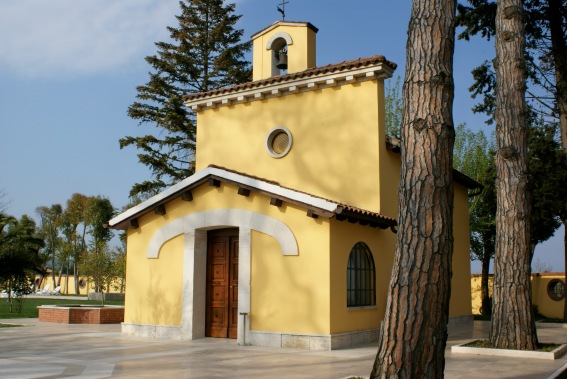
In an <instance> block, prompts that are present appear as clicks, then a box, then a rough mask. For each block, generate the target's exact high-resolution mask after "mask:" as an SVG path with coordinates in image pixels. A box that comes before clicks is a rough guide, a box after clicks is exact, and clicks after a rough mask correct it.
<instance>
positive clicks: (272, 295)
mask: <svg viewBox="0 0 567 379" xmlns="http://www.w3.org/2000/svg"><path fill="white" fill-rule="evenodd" d="M315 33H316V29H315V28H314V27H312V26H311V25H310V24H307V23H287V22H281V23H276V24H274V25H272V26H271V27H269V28H267V29H265V30H263V31H262V32H260V33H257V34H256V35H255V36H254V37H253V38H255V40H254V78H255V80H258V81H260V82H259V83H252V84H250V85H249V86H244V87H242V88H243V89H242V90H234V91H235V92H234V93H231V92H230V91H231V90H230V89H228V90H226V91H220V92H218V93H216V92H213V93H211V94H205V95H202V96H201V95H198V96H196V97H195V100H191V99H189V100H187V105H188V106H190V107H192V108H193V109H194V110H195V112H196V114H197V125H198V127H197V149H196V163H195V165H196V167H195V168H196V174H195V175H194V176H192V177H191V178H188V179H187V180H186V181H184V182H182V183H180V184H179V185H176V186H174V187H172V188H171V189H168V190H166V191H164V192H163V193H162V194H159V195H157V196H156V197H154V198H151V199H149V200H147V201H146V202H144V203H142V204H141V205H139V206H137V207H135V208H133V209H132V210H130V211H127V212H125V213H124V214H122V215H120V216H118V217H117V218H115V219H113V220H111V222H110V224H111V225H113V226H114V227H120V228H127V229H128V255H127V260H128V261H127V277H128V282H127V291H126V304H125V305H126V313H125V325H124V326H123V330H126V331H130V332H131V331H133V333H134V334H139V335H152V336H158V335H167V336H169V337H172V338H202V337H204V331H203V329H204V328H205V327H204V323H205V322H204V318H205V314H206V312H208V311H207V310H206V309H205V308H206V307H205V301H206V300H205V289H204V287H205V285H206V283H207V282H206V281H205V279H204V278H205V276H206V275H205V273H204V272H205V271H206V270H207V266H206V262H205V261H206V256H207V250H206V249H207V247H206V243H207V241H206V239H207V234H206V231H207V230H213V229H223V228H228V227H237V228H239V229H238V230H239V232H238V233H239V244H240V245H239V254H241V256H240V258H239V259H240V260H239V267H238V281H239V284H238V286H239V287H238V315H237V316H238V342H239V343H252V344H267V345H269V346H289V347H302V348H311V349H321V348H322V349H332V348H339V347H345V346H348V344H356V343H361V342H367V341H366V340H364V341H363V338H367V337H368V336H365V335H363V334H364V333H366V334H368V335H371V336H374V337H375V336H376V335H377V334H376V333H377V331H378V329H379V328H380V324H381V321H382V319H383V315H384V311H385V306H386V295H387V288H388V284H389V280H390V273H391V270H392V265H393V258H394V252H395V242H396V235H395V233H393V232H392V231H391V230H390V229H389V226H392V225H393V224H394V223H395V220H394V219H395V218H396V217H397V212H398V209H397V207H398V206H397V204H398V201H397V199H398V197H397V187H398V181H399V174H400V155H399V154H398V153H395V152H393V151H392V150H391V149H388V148H387V139H386V132H385V115H384V80H385V78H387V77H388V76H389V75H391V71H392V70H393V68H392V67H394V68H395V65H394V64H392V63H387V64H386V63H383V61H382V60H381V58H379V57H378V58H375V57H371V58H372V59H367V60H366V61H364V62H363V63H360V61H357V62H355V63H353V64H352V65H351V66H349V65H346V66H348V68H346V69H344V68H342V66H341V67H338V66H337V67H336V68H335V69H333V70H335V71H332V70H330V71H329V72H327V71H324V70H323V71H317V70H313V69H311V67H313V66H314V65H315ZM277 38H284V39H285V38H288V39H289V40H290V41H293V43H292V44H288V46H287V51H288V55H289V56H288V59H289V61H288V62H289V69H288V73H290V74H292V75H287V76H283V77H282V78H283V79H281V80H282V81H283V82H279V81H274V82H273V83H272V82H271V81H269V80H268V81H265V80H264V79H266V78H269V77H270V76H271V75H273V70H272V68H273V67H272V66H273V60H272V59H273V56H272V53H273V51H270V49H266V46H268V45H269V42H270V41H272V42H273V41H275V40H276V39H277ZM280 42H281V41H280ZM278 46H280V45H278ZM388 65H389V66H388ZM386 66H387V67H386ZM306 69H310V70H311V71H309V75H307V74H306V75H305V77H303V76H301V75H298V76H297V78H296V77H295V76H294V75H293V73H295V72H299V71H303V70H306ZM250 88H252V89H250ZM238 91H240V92H238ZM278 127H284V128H286V130H288V131H289V133H291V135H292V140H293V142H292V144H291V149H289V151H288V152H287V154H282V156H280V157H276V158H275V157H274V155H273V154H270V153H268V151H267V147H266V144H267V143H266V141H267V140H268V135H270V133H271V131H273V130H274V128H278ZM211 166H212V167H211ZM215 170H216V171H215ZM339 205H340V206H339ZM341 207H342V208H341ZM339 208H341V209H339ZM345 208H348V209H349V210H350V212H351V213H348V216H345V215H344V214H342V213H340V212H343V211H344V209H345ZM353 209H354V210H353ZM339 216H341V217H339ZM369 220H370V221H369ZM454 221H455V222H454V241H455V254H454V257H453V280H452V285H453V294H457V295H456V296H455V295H454V296H452V299H451V308H450V317H451V318H461V317H464V318H467V317H470V316H471V308H470V304H471V298H470V294H471V283H470V280H469V277H470V268H469V267H470V263H469V237H468V236H469V229H468V204H467V189H466V188H465V187H464V186H463V185H462V184H456V185H455V207H454ZM372 222H375V223H377V224H376V225H372ZM377 226H380V227H377ZM357 242H364V243H365V244H366V245H367V246H368V247H369V249H370V251H371V253H372V258H373V260H374V265H375V276H376V282H375V283H374V287H375V292H376V304H375V305H371V306H363V307H350V308H349V307H348V306H347V264H348V260H349V255H350V253H351V250H352V248H353V246H354V245H355V244H356V243H357ZM207 301H208V300H207ZM357 333H362V334H357ZM361 338H362V339H361ZM347 340H348V341H347ZM345 341H346V342H345ZM356 341H358V342H356Z"/></svg>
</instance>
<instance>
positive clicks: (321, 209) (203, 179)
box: [109, 166, 397, 229]
mask: <svg viewBox="0 0 567 379" xmlns="http://www.w3.org/2000/svg"><path fill="white" fill-rule="evenodd" d="M221 182H224V183H232V184H235V185H237V186H238V188H239V192H238V193H239V194H240V195H243V196H247V195H248V194H249V193H250V191H253V192H258V193H261V194H263V195H266V196H268V197H270V199H271V201H270V203H271V204H272V205H276V206H277V205H281V203H282V202H286V203H290V204H295V205H298V206H301V207H303V208H305V209H307V216H309V217H313V218H318V217H323V218H327V219H330V218H333V217H334V218H336V219H337V220H339V221H344V220H346V221H348V222H351V223H356V222H358V223H359V224H361V225H369V226H371V227H374V228H376V227H379V228H381V229H386V228H394V227H395V226H396V225H397V222H396V220H395V219H393V218H389V217H386V216H382V215H380V214H379V213H375V212H371V211H368V210H364V209H360V208H357V207H353V206H350V205H348V204H342V203H339V202H336V201H333V200H329V199H325V198H322V197H319V196H315V195H311V194H308V193H305V192H301V191H297V190H294V189H291V188H287V187H284V186H281V185H280V184H279V183H277V182H274V181H270V180H267V179H262V178H258V177H255V176H251V175H247V174H244V173H239V172H237V171H232V170H229V169H226V168H223V167H218V166H209V167H207V168H205V169H203V170H201V171H199V172H197V173H195V174H194V175H191V176H190V177H188V178H187V179H185V180H183V181H181V182H179V183H177V184H175V185H173V186H171V187H169V188H167V189H166V190H164V191H163V192H160V193H159V194H157V195H155V196H153V197H151V198H149V199H148V200H146V201H144V202H143V203H141V204H139V205H136V206H135V207H133V208H130V209H129V210H127V211H126V212H124V213H122V214H120V215H118V216H116V217H114V218H113V219H111V220H110V221H109V227H111V228H113V229H127V228H128V227H134V228H136V227H137V219H138V218H139V217H141V216H143V215H145V214H147V213H150V212H152V211H154V212H156V213H159V212H160V211H161V212H163V211H164V208H163V207H164V205H165V204H166V203H167V202H169V201H171V200H173V199H175V198H178V197H182V198H183V199H184V200H188V201H191V200H193V197H192V194H191V190H192V189H194V188H196V187H199V186H201V185H204V184H209V185H212V186H218V185H220V183H221Z"/></svg>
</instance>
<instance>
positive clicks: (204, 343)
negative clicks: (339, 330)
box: [0, 319, 567, 379]
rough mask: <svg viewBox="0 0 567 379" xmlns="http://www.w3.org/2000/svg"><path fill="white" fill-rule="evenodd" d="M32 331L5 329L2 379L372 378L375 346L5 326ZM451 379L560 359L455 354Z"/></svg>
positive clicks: (0, 335) (520, 370) (0, 337)
mask: <svg viewBox="0 0 567 379" xmlns="http://www.w3.org/2000/svg"><path fill="white" fill-rule="evenodd" d="M0 322H2V323H8V322H12V323H17V324H26V325H28V327H21V328H2V329H0V377H1V378H6V379H24V378H26V379H28V378H34V379H40V378H41V379H51V378H92V379H97V378H107V377H112V378H156V377H157V378H159V379H166V378H203V379H211V378H247V379H248V378H275V377H277V378H293V379H302V378H305V379H307V378H309V379H317V378H321V379H323V378H324V379H327V378H330V379H338V378H345V377H349V376H368V375H369V373H370V370H371V367H372V363H373V361H374V356H375V354H376V349H377V346H376V345H372V346H365V347H360V348H356V349H347V350H336V351H326V352H312V351H305V350H295V349H273V348H264V347H253V346H246V347H242V346H237V345H236V344H235V343H234V341H233V340H224V339H213V338H209V339H204V340H198V341H168V340H154V339H145V338H136V337H129V336H123V335H121V334H120V326H119V325H63V324H53V323H45V322H39V321H38V320H37V319H17V320H0ZM487 331H488V323H485V322H475V323H474V327H473V328H471V327H468V328H467V327H458V328H453V329H451V330H450V333H449V343H448V345H449V347H450V346H452V345H454V344H458V343H462V342H464V341H467V340H470V339H471V338H479V337H485V336H486V335H487ZM538 333H539V337H540V340H541V341H542V342H567V329H563V328H548V327H545V328H544V327H540V328H539V330H538ZM449 347H448V350H447V353H446V357H447V364H446V369H445V377H446V378H483V379H489V378H548V377H549V376H550V375H551V374H552V373H554V372H555V371H556V370H557V369H559V368H560V367H561V366H562V365H564V364H567V355H566V356H564V357H562V358H561V359H559V360H555V361H547V360H539V359H514V358H502V357H494V356H478V355H468V354H452V353H451V352H450V350H449Z"/></svg>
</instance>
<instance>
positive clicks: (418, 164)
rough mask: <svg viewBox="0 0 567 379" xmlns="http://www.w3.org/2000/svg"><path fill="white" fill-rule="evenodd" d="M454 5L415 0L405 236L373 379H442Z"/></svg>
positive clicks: (403, 187) (449, 243)
mask: <svg viewBox="0 0 567 379" xmlns="http://www.w3.org/2000/svg"><path fill="white" fill-rule="evenodd" d="M455 8H456V1H452V0H423V1H417V0H414V1H413V5H412V11H411V19H410V23H409V30H408V41H407V47H406V56H407V58H406V74H405V79H404V87H403V101H404V117H403V122H402V130H401V136H402V138H401V140H402V166H401V178H400V185H399V189H398V193H399V201H400V203H399V214H398V223H399V231H398V236H397V246H396V255H395V258H394V267H393V269H392V277H391V279H390V286H389V290H388V301H387V305H386V315H385V318H384V325H383V327H382V331H381V334H380V342H379V350H378V354H377V356H376V361H375V363H374V367H373V370H372V373H371V378H390V377H395V378H441V377H443V369H444V365H445V346H446V343H447V322H448V319H449V298H450V293H451V286H450V284H451V263H452V253H453V171H452V170H453V144H454V140H455V130H454V125H453V116H452V107H453V93H454V84H453V53H454V42H455Z"/></svg>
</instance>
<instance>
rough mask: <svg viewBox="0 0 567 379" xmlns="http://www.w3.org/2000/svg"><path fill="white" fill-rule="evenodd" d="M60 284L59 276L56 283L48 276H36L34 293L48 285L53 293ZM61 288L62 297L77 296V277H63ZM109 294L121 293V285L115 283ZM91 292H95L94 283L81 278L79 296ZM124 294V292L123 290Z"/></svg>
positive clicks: (88, 279)
mask: <svg viewBox="0 0 567 379" xmlns="http://www.w3.org/2000/svg"><path fill="white" fill-rule="evenodd" d="M58 282H59V275H55V283H54V282H53V277H52V276H51V274H50V275H46V276H44V277H43V279H42V277H41V275H36V276H35V278H34V292H36V291H37V290H39V289H44V288H45V286H46V285H47V284H49V290H50V291H53V290H54V289H55V287H57V285H58V284H57V283H58ZM59 283H60V284H59V285H60V286H61V292H60V293H61V294H62V295H67V294H69V295H75V276H74V275H62V276H61V281H60V282H59ZM108 291H109V292H120V283H119V282H117V283H115V284H114V283H113V284H112V286H111V288H110V289H109V290H108ZM89 292H94V281H93V280H92V279H90V278H88V277H86V276H80V277H79V292H78V293H79V294H80V295H87V294H88V293H89ZM122 292H124V290H122Z"/></svg>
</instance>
